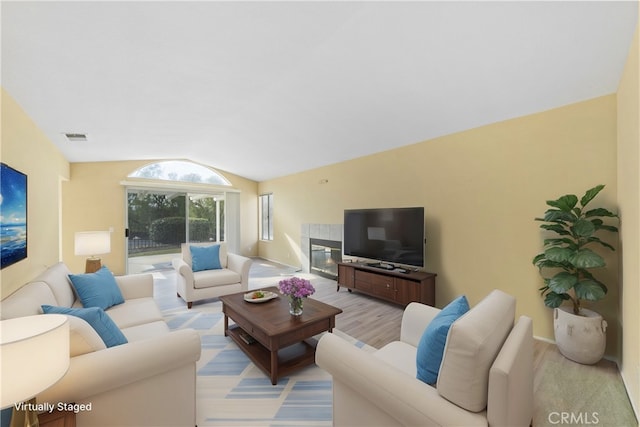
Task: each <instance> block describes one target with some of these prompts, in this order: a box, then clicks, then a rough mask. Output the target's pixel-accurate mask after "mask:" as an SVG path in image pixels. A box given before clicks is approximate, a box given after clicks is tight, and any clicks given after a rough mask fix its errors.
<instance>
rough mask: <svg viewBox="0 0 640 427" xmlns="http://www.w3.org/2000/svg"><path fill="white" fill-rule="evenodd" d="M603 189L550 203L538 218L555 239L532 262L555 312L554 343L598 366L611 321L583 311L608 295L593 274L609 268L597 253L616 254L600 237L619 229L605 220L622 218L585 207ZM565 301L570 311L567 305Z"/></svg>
mask: <svg viewBox="0 0 640 427" xmlns="http://www.w3.org/2000/svg"><path fill="white" fill-rule="evenodd" d="M603 188H604V185H598V186H596V187H594V188H591V189H589V190H587V192H586V193H585V194H584V196H582V198H580V199H578V197H577V196H576V195H573V194H567V195H564V196H562V197H560V198H559V199H557V200H548V201H547V205H548V206H550V208H549V209H547V211H546V212H545V213H544V217H542V218H536V219H535V220H536V221H541V222H543V224H541V225H540V228H541V229H543V230H546V231H547V232H551V233H553V234H555V235H554V236H553V237H550V238H546V239H544V252H542V253H540V254H538V255H536V256H535V257H534V258H533V264H534V265H535V266H536V267H538V269H539V271H540V274H541V275H542V277H543V279H544V286H543V287H541V288H540V289H539V291H540V294H541V296H543V297H544V303H545V305H546V306H547V307H551V308H553V309H554V316H553V318H554V334H555V339H556V344H557V346H558V349H559V350H560V352H561V353H562V354H563V355H564V356H565V357H567V358H569V359H571V360H574V361H576V362H579V363H584V364H593V363H596V362H598V361H599V360H600V359H601V358H602V356H603V355H604V349H605V345H606V336H605V332H606V327H607V322H606V321H605V320H604V319H603V318H602V316H600V315H599V314H598V313H596V312H594V311H592V310H589V309H586V308H584V307H582V302H583V301H598V300H600V299H602V298H604V296H605V295H606V294H607V287H606V285H605V284H604V283H602V282H601V281H600V280H598V279H597V278H596V277H595V276H594V274H593V273H592V270H594V269H598V268H603V267H605V265H606V263H605V260H604V258H603V257H602V256H601V255H600V254H598V253H597V252H596V249H597V248H599V249H602V248H604V249H607V250H612V251H613V250H615V248H614V247H613V246H612V245H610V244H609V243H607V242H605V241H603V240H601V239H600V237H598V236H597V234H599V232H601V231H603V232H609V233H616V232H617V231H618V228H617V227H615V226H613V225H609V224H605V221H604V220H603V218H617V217H618V215H616V214H615V213H613V212H611V211H609V210H607V209H605V208H587V205H589V203H590V202H591V201H592V200H593V199H594V198H595V197H596V196H597V195H598V193H599V192H600V191H601V190H602V189H603ZM564 302H569V303H570V304H571V306H570V307H567V306H563V303H564Z"/></svg>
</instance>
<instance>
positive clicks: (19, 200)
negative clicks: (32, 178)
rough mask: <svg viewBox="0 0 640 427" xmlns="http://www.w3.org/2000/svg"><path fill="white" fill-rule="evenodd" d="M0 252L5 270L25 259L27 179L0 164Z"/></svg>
mask: <svg viewBox="0 0 640 427" xmlns="http://www.w3.org/2000/svg"><path fill="white" fill-rule="evenodd" d="M0 238H1V239H2V240H1V241H0V252H2V262H1V264H2V266H1V268H5V267H8V266H10V265H11V264H15V263H16V262H18V261H20V260H23V259H25V258H26V257H27V175H25V174H23V173H22V172H18V171H17V170H15V169H13V168H12V167H9V166H7V165H5V164H4V163H1V164H0Z"/></svg>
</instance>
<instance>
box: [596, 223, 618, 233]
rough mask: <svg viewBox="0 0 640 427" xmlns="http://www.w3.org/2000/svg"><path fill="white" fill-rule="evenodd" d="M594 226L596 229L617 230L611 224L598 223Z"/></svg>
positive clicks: (613, 231) (614, 231) (615, 231)
mask: <svg viewBox="0 0 640 427" xmlns="http://www.w3.org/2000/svg"><path fill="white" fill-rule="evenodd" d="M596 228H597V229H598V230H605V231H611V232H612V233H617V232H618V227H615V226H613V225H598V226H597V227H596Z"/></svg>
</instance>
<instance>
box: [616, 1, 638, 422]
mask: <svg viewBox="0 0 640 427" xmlns="http://www.w3.org/2000/svg"><path fill="white" fill-rule="evenodd" d="M639 14H640V12H639ZM638 21H639V22H640V19H639V20H638ZM638 38H639V37H638V28H636V33H635V36H634V39H633V45H632V46H631V50H630V51H629V57H628V58H627V64H626V66H625V69H624V73H623V76H622V79H621V81H620V86H619V87H618V93H617V98H618V200H619V204H620V216H621V228H620V241H621V253H622V263H621V264H622V268H621V283H622V289H621V292H620V306H621V312H620V321H621V323H622V324H623V325H624V328H623V329H622V343H623V344H622V356H621V366H620V370H621V375H622V378H623V379H624V382H625V384H626V387H627V392H628V393H629V397H630V400H631V402H632V404H633V405H634V409H635V411H636V415H638V414H639V411H640V315H639V314H638V313H640V312H639V311H638V302H639V301H640V263H639V262H638V260H640V173H639V170H640V128H639V124H638V118H639V117H640V105H639V100H638V97H639V96H640V95H639V94H640V65H639V60H638V57H639V56H640V43H639V41H638Z"/></svg>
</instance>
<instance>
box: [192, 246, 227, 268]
mask: <svg viewBox="0 0 640 427" xmlns="http://www.w3.org/2000/svg"><path fill="white" fill-rule="evenodd" d="M189 249H190V250H191V269H192V270H193V271H202V270H219V269H221V268H222V266H221V265H220V245H211V246H189Z"/></svg>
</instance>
